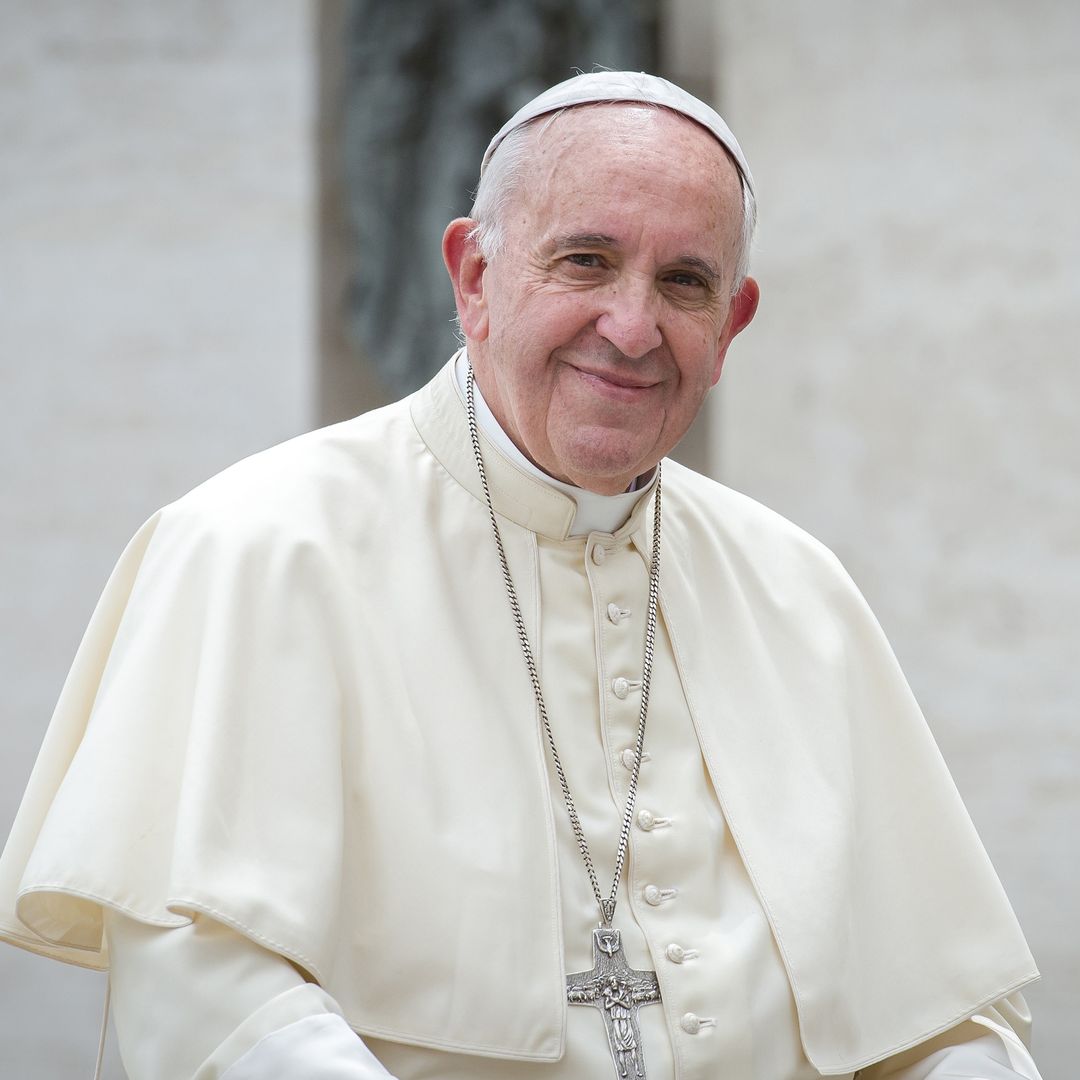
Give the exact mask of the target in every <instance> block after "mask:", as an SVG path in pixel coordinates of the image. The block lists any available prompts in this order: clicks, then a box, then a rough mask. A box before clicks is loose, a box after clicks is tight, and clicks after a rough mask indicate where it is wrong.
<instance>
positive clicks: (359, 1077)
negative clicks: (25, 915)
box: [106, 913, 1039, 1080]
mask: <svg viewBox="0 0 1080 1080" xmlns="http://www.w3.org/2000/svg"><path fill="white" fill-rule="evenodd" d="M106 928H107V934H108V940H109V946H110V952H111V954H112V957H113V971H112V976H111V979H112V983H113V1000H114V1016H115V1020H116V1026H117V1029H118V1034H119V1038H120V1047H121V1053H122V1055H123V1059H124V1065H125V1068H126V1070H127V1073H128V1075H129V1077H131V1080H188V1078H190V1080H278V1078H280V1077H286V1076H289V1077H293V1076H296V1077H299V1076H303V1077H304V1080H386V1078H387V1077H389V1076H390V1074H389V1073H388V1072H387V1071H386V1069H385V1068H384V1067H383V1065H382V1064H381V1063H380V1062H379V1061H378V1059H377V1058H376V1057H375V1056H374V1055H373V1054H372V1053H371V1051H370V1050H369V1049H368V1048H367V1047H366V1046H365V1045H364V1043H363V1042H362V1041H361V1040H360V1039H359V1038H358V1037H357V1036H356V1035H355V1033H353V1032H352V1031H351V1030H350V1029H349V1027H348V1025H347V1024H346V1023H345V1021H344V1020H343V1019H342V1018H341V1016H340V1013H339V1011H338V1009H337V1006H336V1003H334V1002H333V1000H332V999H330V998H329V997H328V996H327V995H325V994H324V993H323V992H322V991H321V990H319V989H318V988H317V987H315V986H313V985H310V984H307V983H305V982H304V980H303V978H302V977H301V976H300V974H299V973H298V972H297V971H296V969H295V968H293V967H292V965H290V964H289V963H288V962H287V961H285V960H283V959H282V958H281V957H278V956H275V955H274V954H273V953H270V952H267V951H266V950H263V949H261V948H260V947H259V946H257V945H255V944H254V943H252V942H250V941H248V940H247V939H246V938H244V937H242V936H241V935H239V934H237V933H235V932H234V931H231V930H228V929H226V928H224V927H221V926H218V925H215V924H213V923H212V922H210V921H208V920H205V919H203V918H201V917H199V918H196V919H195V921H194V922H193V923H192V924H191V925H190V926H187V927H180V928H177V929H171V930H162V929H158V928H150V927H146V926H143V925H141V924H139V923H135V922H134V921H132V920H129V919H126V918H124V917H123V916H120V915H117V914H115V913H110V914H107V915H106ZM1027 1020H1028V1018H1027V1016H1026V1014H1025V1012H1024V1006H1023V1001H1022V998H1020V995H1015V1000H1013V1001H1003V1002H1000V1003H998V1004H997V1006H996V1007H994V1008H989V1009H986V1010H984V1011H983V1013H982V1014H980V1015H978V1016H976V1017H975V1018H974V1019H972V1020H970V1021H968V1022H966V1023H964V1024H961V1025H960V1026H959V1027H957V1028H954V1029H952V1030H950V1031H949V1032H947V1033H946V1034H945V1035H943V1036H940V1037H939V1038H937V1039H935V1040H932V1041H931V1042H930V1043H927V1044H925V1045H924V1046H922V1047H920V1048H918V1049H917V1050H916V1051H909V1052H908V1053H906V1054H903V1055H900V1056H899V1057H897V1058H893V1059H890V1060H889V1061H886V1062H882V1063H881V1064H879V1065H876V1066H872V1067H871V1068H869V1069H867V1070H864V1071H863V1072H862V1073H860V1074H859V1080H946V1078H947V1080H962V1078H967V1077H971V1078H978V1080H1016V1078H1023V1080H1039V1074H1038V1072H1037V1070H1036V1069H1035V1066H1034V1063H1033V1062H1032V1061H1031V1058H1030V1055H1029V1054H1028V1052H1027V1049H1026V1048H1025V1046H1024V1044H1023V1043H1022V1042H1021V1041H1020V1039H1019V1038H1018V1037H1017V1036H1016V1034H1015V1031H1014V1030H1013V1027H1012V1026H1010V1023H1011V1024H1012V1025H1014V1026H1015V1027H1016V1028H1017V1029H1018V1030H1022V1031H1025V1032H1026V1029H1027ZM230 1025H235V1027H234V1028H233V1029H232V1030H231V1031H230V1030H229V1029H230ZM987 1028H989V1029H990V1030H985V1029H987ZM984 1031H985V1033H984ZM298 1063H302V1069H301V1066H300V1065H299V1064H298ZM601 1064H603V1062H601ZM653 1064H654V1063H650V1069H652V1066H653ZM488 1068H489V1069H490V1071H492V1072H493V1075H496V1076H498V1075H499V1072H498V1071H497V1070H498V1069H499V1068H500V1064H499V1063H491V1065H490V1066H489V1067H488ZM529 1069H530V1070H531V1073H532V1075H536V1069H537V1066H530V1067H529ZM423 1075H433V1074H432V1073H430V1072H429V1073H424V1074H423ZM434 1075H438V1074H434ZM579 1075H589V1076H591V1075H594V1074H592V1073H588V1074H585V1073H582V1074H579ZM595 1075H597V1076H598V1077H602V1076H605V1075H606V1072H604V1071H603V1070H601V1071H599V1072H598V1073H596V1074H595ZM655 1075H656V1073H655V1071H651V1072H650V1076H655ZM727 1075H733V1073H732V1071H731V1070H729V1071H728V1073H727ZM760 1075H761V1076H763V1077H766V1078H767V1080H776V1077H777V1076H778V1075H780V1074H777V1073H761V1074H760Z"/></svg>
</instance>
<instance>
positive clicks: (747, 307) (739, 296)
mask: <svg viewBox="0 0 1080 1080" xmlns="http://www.w3.org/2000/svg"><path fill="white" fill-rule="evenodd" d="M760 299H761V290H760V289H759V288H758V283H757V282H756V281H755V280H754V279H753V278H752V277H748V278H746V279H745V280H744V281H743V283H742V285H741V286H740V287H739V291H738V292H737V293H736V294H735V295H734V296H733V297H732V299H731V304H730V306H729V307H728V317H727V322H726V323H725V325H724V330H723V333H722V334H721V335H720V344H719V347H718V348H717V350H716V367H715V368H713V379H712V381H713V386H715V385H716V383H717V382H718V381H719V379H720V372H721V371H723V369H724V357H726V356H727V351H728V346H729V345H730V344H731V343H732V341H733V340H734V339H735V335H736V334H741V333H742V332H743V331H744V330H745V329H746V328H747V327H748V326H749V325H750V320H751V319H753V317H754V315H755V314H756V313H757V309H758V301H759V300H760Z"/></svg>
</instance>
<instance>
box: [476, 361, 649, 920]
mask: <svg viewBox="0 0 1080 1080" xmlns="http://www.w3.org/2000/svg"><path fill="white" fill-rule="evenodd" d="M473 382H474V380H473V370H472V364H470V365H469V378H468V383H467V388H466V395H465V401H466V407H467V412H468V417H469V438H470V439H471V440H472V448H473V454H474V455H475V457H476V470H477V472H478V473H479V474H480V486H481V487H482V488H483V489H484V501H485V502H486V503H487V510H488V517H489V519H490V520H491V531H492V534H493V535H494V537H495V548H496V550H497V551H498V553H499V565H500V566H501V567H502V576H503V583H504V584H505V585H506V595H507V598H508V599H509V601H510V610H511V612H512V613H513V616H514V626H515V628H516V629H517V635H518V641H519V642H520V644H521V654H522V656H523V657H524V658H525V666H526V667H527V668H528V669H529V681H530V682H531V683H532V688H533V694H534V695H535V697H536V706H537V708H538V709H539V711H540V720H541V722H542V723H543V725H544V734H545V735H546V737H547V744H548V749H549V750H550V751H551V761H552V764H553V765H554V766H555V774H556V776H558V778H559V787H560V788H562V794H563V800H564V801H565V803H566V812H567V814H569V816H570V826H571V828H572V829H573V830H574V837H575V838H576V840H577V845H578V850H579V851H580V852H581V858H582V861H583V862H584V863H585V869H586V870H587V871H588V874H589V881H590V883H591V884H592V890H593V895H594V896H595V897H596V902H597V904H598V905H599V907H600V912H601V916H602V920H603V925H604V926H610V925H611V920H612V919H613V918H614V916H615V903H616V897H617V894H618V891H619V882H620V881H622V873H623V864H624V863H625V862H626V850H627V847H628V846H629V843H630V830H631V823H632V822H633V819H634V804H635V803H636V801H637V789H638V774H639V773H640V771H641V758H642V752H643V750H644V746H645V718H646V716H647V715H648V712H649V689H650V687H651V685H652V670H653V653H654V651H655V648H656V606H657V600H658V598H659V595H660V465H659V464H658V465H657V466H656V495H655V499H656V501H655V504H654V508H653V541H652V558H651V561H650V563H649V608H648V616H647V618H646V620H645V657H644V660H643V664H642V675H641V711H640V712H639V713H638V725H637V736H636V737H635V739H634V767H633V769H631V771H630V785H629V787H628V788H627V792H626V808H625V809H624V811H623V817H622V828H621V830H620V832H619V846H618V848H617V850H616V853H615V879H614V880H613V881H612V883H611V892H610V893H609V894H608V896H607V898H606V899H605V898H604V897H603V895H602V894H601V892H600V883H599V882H598V881H597V879H596V867H595V866H594V865H593V861H592V855H591V854H590V853H589V843H588V841H587V840H586V839H585V830H584V829H583V828H582V827H581V820H580V818H579V817H578V812H577V808H576V807H575V806H574V797H573V796H572V795H571V794H570V785H569V784H568V783H567V780H566V773H565V772H564V771H563V766H562V761H561V760H560V758H559V750H558V747H557V746H556V745H555V735H554V733H553V732H552V730H551V721H550V720H548V714H547V707H546V706H545V704H544V694H543V691H542V690H541V688H540V675H539V673H538V671H537V668H536V660H535V659H534V657H533V651H532V646H531V645H530V644H529V635H528V634H527V633H526V631H525V620H524V619H523V618H522V617H521V605H520V604H519V603H518V598H517V591H516V590H515V589H514V579H513V578H512V577H511V576H510V564H509V563H508V562H507V560H506V550H505V548H504V547H503V542H502V533H501V532H500V531H499V522H498V520H497V519H496V517H495V507H494V506H493V505H492V502H491V489H490V488H489V487H488V480H487V471H486V469H485V468H484V458H483V455H482V454H481V452H480V433H479V430H478V428H477V424H476V401H475V394H474V391H473Z"/></svg>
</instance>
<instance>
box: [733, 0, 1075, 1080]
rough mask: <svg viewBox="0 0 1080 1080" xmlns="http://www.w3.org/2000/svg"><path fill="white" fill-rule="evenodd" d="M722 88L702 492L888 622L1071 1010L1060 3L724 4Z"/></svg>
mask: <svg viewBox="0 0 1080 1080" xmlns="http://www.w3.org/2000/svg"><path fill="white" fill-rule="evenodd" d="M721 10H722V12H723V14H722V17H721V19H720V27H719V30H720V39H719V43H718V44H719V48H718V56H719V74H720V101H721V103H722V108H723V110H724V112H725V115H726V117H727V119H728V120H729V122H730V123H731V125H732V127H733V128H734V130H735V131H736V133H737V134H738V135H739V138H740V140H741V142H742V145H743V147H744V149H745V151H746V153H747V156H748V158H749V160H750V164H751V168H752V169H753V170H754V173H755V177H756V179H757V183H758V187H759V191H760V200H761V213H762V228H761V235H760V244H759V248H758V252H757V257H756V261H755V267H756V272H757V274H758V277H759V279H760V281H761V285H762V292H763V300H762V305H761V310H760V313H759V315H758V321H757V323H756V324H755V325H754V326H752V327H751V328H750V330H749V331H748V332H747V335H746V336H745V337H744V338H743V339H741V340H740V341H739V342H737V343H736V346H735V347H734V348H733V349H732V352H731V354H730V356H729V360H728V367H727V369H726V372H725V375H724V379H723V381H722V383H721V391H720V393H719V395H718V396H719V401H718V405H717V408H718V412H719V420H720V423H719V424H717V425H714V431H717V432H718V436H717V439H716V441H715V443H714V454H715V459H714V460H716V461H717V464H718V472H719V475H720V477H721V478H722V479H724V480H725V481H726V482H727V483H730V484H731V485H733V486H735V487H737V488H740V489H742V490H744V491H747V492H749V493H751V494H753V495H754V496H755V497H757V498H759V499H760V500H761V501H763V502H765V503H767V504H768V505H770V506H772V507H774V508H775V509H777V510H779V511H780V512H781V513H783V514H785V515H786V516H788V517H790V518H792V519H794V520H795V521H796V522H798V523H799V524H801V525H803V526H804V527H806V528H807V529H809V530H810V531H811V532H813V533H815V534H816V535H817V536H819V537H820V538H821V539H823V540H824V541H825V542H826V543H828V544H829V545H830V546H831V547H833V548H834V549H835V550H836V551H837V552H838V554H839V555H840V556H841V558H842V559H843V560H844V562H845V563H846V564H847V566H848V568H849V569H850V570H851V572H852V573H853V574H854V576H855V578H856V580H857V581H858V582H859V584H860V585H861V587H862V588H863V590H864V591H865V592H866V594H867V596H868V597H869V599H870V602H871V604H872V606H873V607H874V609H875V611H876V612H877V614H878V617H879V618H880V620H881V621H882V623H883V624H884V627H885V630H886V632H887V633H888V634H889V636H890V638H891V640H892V642H893V645H894V647H895V649H896V651H897V653H898V654H899V657H900V660H901V662H902V664H903V665H904V668H905V670H906V671H907V674H908V677H909V679H910V680H911V682H912V684H913V686H914V688H915V691H916V693H917V695H918V696H919V698H920V700H921V701H922V704H923V707H924V709H925V711H926V713H927V716H928V719H929V720H930V723H931V726H932V727H933V729H934V732H935V734H936V736H937V738H938V741H939V742H940V744H941V746H942V749H943V751H944V753H945V755H946V757H947V759H948V761H949V763H950V765H951V767H952V770H953V773H954V775H955V777H956V779H957V782H958V784H959V786H960V789H961V792H962V794H963V795H964V797H965V799H966V801H967V804H968V806H969V808H970V810H971V812H972V815H973V817H974V819H975V822H976V825H977V826H978V827H979V829H980V832H981V833H982V836H983V839H984V841H985V843H986V846H987V848H988V849H989V851H990V854H991V857H992V858H993V859H994V862H995V864H996V866H997V868H998V871H999V873H1000V874H1001V876H1002V878H1003V879H1004V881H1005V885H1006V888H1007V889H1008V891H1009V894H1010V896H1011V898H1012V900H1013V904H1014V906H1015V908H1016V910H1017V913H1018V914H1019V916H1020V918H1021V921H1022V922H1023V924H1024V926H1025V929H1026V930H1027V933H1028V936H1029V939H1030V941H1031V944H1032V948H1033V950H1034V951H1035V953H1036V958H1037V959H1038V961H1039V963H1040V966H1041V968H1042V970H1043V973H1044V980H1043V983H1042V984H1041V985H1040V986H1037V987H1035V988H1033V989H1032V990H1031V992H1030V995H1029V997H1030V1000H1031V1002H1032V1004H1033V1007H1034V1009H1035V1010H1036V1028H1035V1041H1036V1049H1037V1051H1038V1058H1039V1060H1040V1061H1041V1062H1042V1063H1043V1070H1044V1075H1045V1076H1046V1077H1047V1078H1048V1080H1049V1078H1054V1077H1065V1076H1071V1075H1073V1074H1074V1073H1075V1071H1076V1069H1075V1060H1074V1057H1075V1019H1074V1017H1075V1016H1076V1015H1077V1013H1078V1012H1080V933H1078V931H1077V912H1078V911H1080V841H1078V839H1077V837H1078V836H1080V661H1078V655H1080V634H1078V625H1080V614H1078V613H1080V475H1078V466H1080V408H1078V404H1077V402H1078V395H1080V373H1078V370H1077V360H1078V356H1077V344H1076V343H1077V341H1078V340H1080V285H1078V282H1080V215H1078V213H1077V209H1076V192H1077V191H1080V153H1078V143H1077V134H1076V131H1077V128H1076V125H1077V117H1078V116H1080V6H1077V5H1075V4H1072V3H1069V2H1067V0H1034V2H1030V3H1026V4H1008V3H1004V2H990V3H986V2H976V0H961V2H957V3H952V4H944V5H942V4H931V3H927V2H917V3H910V2H905V3H899V2H895V0H892V2H886V3H880V4H857V3H851V2H842V0H819V2H817V3H814V4H805V5H796V4H789V3H787V2H784V0H730V2H728V3H726V4H724V5H723V7H722V9H721Z"/></svg>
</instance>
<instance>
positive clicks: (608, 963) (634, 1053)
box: [566, 927, 660, 1080]
mask: <svg viewBox="0 0 1080 1080" xmlns="http://www.w3.org/2000/svg"><path fill="white" fill-rule="evenodd" d="M566 1000H567V1001H568V1002H569V1003H570V1004H571V1005H592V1006H593V1007H594V1008H597V1009H599V1010H600V1012H601V1014H602V1015H603V1017H604V1027H605V1028H606V1029H607V1038H608V1049H609V1050H610V1051H611V1059H612V1061H614V1063H615V1075H616V1076H618V1077H619V1080H646V1077H645V1054H644V1051H643V1050H642V1046H641V1032H640V1031H639V1030H638V1018H637V1014H638V1009H639V1008H641V1006H642V1005H651V1004H652V1003H653V1002H659V1001H660V984H659V983H658V982H657V981H656V973H655V972H653V971H638V970H636V969H634V968H632V967H631V966H630V965H629V964H628V963H627V962H626V957H625V956H624V955H623V951H622V939H621V937H620V934H619V931H618V930H613V929H611V928H610V927H600V929H598V930H594V931H593V966H592V971H578V972H575V973H574V974H573V975H567V976H566Z"/></svg>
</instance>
